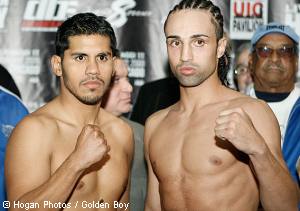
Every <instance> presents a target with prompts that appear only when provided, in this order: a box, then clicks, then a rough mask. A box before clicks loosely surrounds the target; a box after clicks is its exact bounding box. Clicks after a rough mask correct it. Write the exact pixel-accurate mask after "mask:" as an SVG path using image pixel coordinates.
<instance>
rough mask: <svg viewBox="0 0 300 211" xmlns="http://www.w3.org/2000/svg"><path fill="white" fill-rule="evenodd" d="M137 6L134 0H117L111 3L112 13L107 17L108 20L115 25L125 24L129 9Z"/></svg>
mask: <svg viewBox="0 0 300 211" xmlns="http://www.w3.org/2000/svg"><path fill="white" fill-rule="evenodd" d="M135 6H136V2H135V1H134V0H117V1H114V2H113V3H112V4H111V9H112V14H111V15H110V16H108V17H107V20H108V21H109V22H110V23H111V24H112V25H113V26H115V27H121V26H123V25H124V24H125V23H126V22H127V20H128V18H127V14H126V12H127V10H129V9H132V8H134V7H135Z"/></svg>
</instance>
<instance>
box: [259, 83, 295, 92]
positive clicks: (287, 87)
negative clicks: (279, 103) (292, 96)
mask: <svg viewBox="0 0 300 211" xmlns="http://www.w3.org/2000/svg"><path fill="white" fill-rule="evenodd" d="M254 89H255V90H256V91H259V92H268V93H288V92H291V91H292V90H293V89H294V84H274V85H269V84H267V83H254Z"/></svg>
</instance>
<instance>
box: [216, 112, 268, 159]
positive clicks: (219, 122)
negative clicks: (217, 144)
mask: <svg viewBox="0 0 300 211" xmlns="http://www.w3.org/2000/svg"><path fill="white" fill-rule="evenodd" d="M215 135H216V136H217V137H218V138H220V139H222V140H227V141H229V142H231V143H232V144H233V145H234V146H235V147H236V148H237V149H238V150H240V151H242V152H244V153H246V154H248V155H250V154H254V153H255V152H257V151H258V150H259V148H260V147H262V146H263V144H264V142H263V138H262V136H261V135H260V134H259V133H258V132H257V130H256V129H255V127H254V125H253V123H252V121H251V119H250V117H249V115H248V114H247V113H246V112H245V111H244V110H243V109H242V108H234V109H228V110H224V111H222V112H220V114H219V116H218V117H217V119H216V126H215Z"/></svg>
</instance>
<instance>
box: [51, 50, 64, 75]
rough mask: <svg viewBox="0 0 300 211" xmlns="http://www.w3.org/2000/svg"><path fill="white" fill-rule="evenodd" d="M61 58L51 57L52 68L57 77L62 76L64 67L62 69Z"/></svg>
mask: <svg viewBox="0 0 300 211" xmlns="http://www.w3.org/2000/svg"><path fill="white" fill-rule="evenodd" d="M61 62H62V61H61V58H60V56H57V55H53V56H52V57H51V67H52V72H53V73H54V74H55V75H56V76H62V67H61Z"/></svg>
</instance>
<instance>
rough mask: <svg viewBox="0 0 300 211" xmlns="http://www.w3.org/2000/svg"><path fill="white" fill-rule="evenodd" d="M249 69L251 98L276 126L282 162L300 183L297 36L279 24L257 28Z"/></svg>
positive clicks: (299, 103) (253, 39) (299, 105)
mask: <svg viewBox="0 0 300 211" xmlns="http://www.w3.org/2000/svg"><path fill="white" fill-rule="evenodd" d="M251 45H252V46H251V53H250V56H249V68H250V71H251V74H252V77H253V81H254V88H253V89H252V90H251V91H250V96H253V97H256V98H258V99H261V100H264V101H266V102H267V103H268V105H269V106H270V107H271V109H272V110H273V112H274V113H275V115H276V117H277V120H278V122H279V126H280V130H281V140H282V142H281V144H282V152H283V156H284V159H285V161H286V163H287V165H288V168H289V170H290V173H291V175H292V176H293V178H294V180H295V181H296V182H297V183H298V185H299V184H300V183H299V175H298V173H297V169H296V163H297V160H298V158H299V155H300V98H299V96H300V89H299V88H298V87H296V86H295V82H296V75H297V70H298V57H299V36H298V35H297V34H296V33H295V31H294V30H293V29H292V28H291V27H289V26H287V25H283V24H280V23H269V24H267V25H264V26H261V27H259V28H258V29H257V30H256V32H255V33H254V35H253V37H252V39H251Z"/></svg>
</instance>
